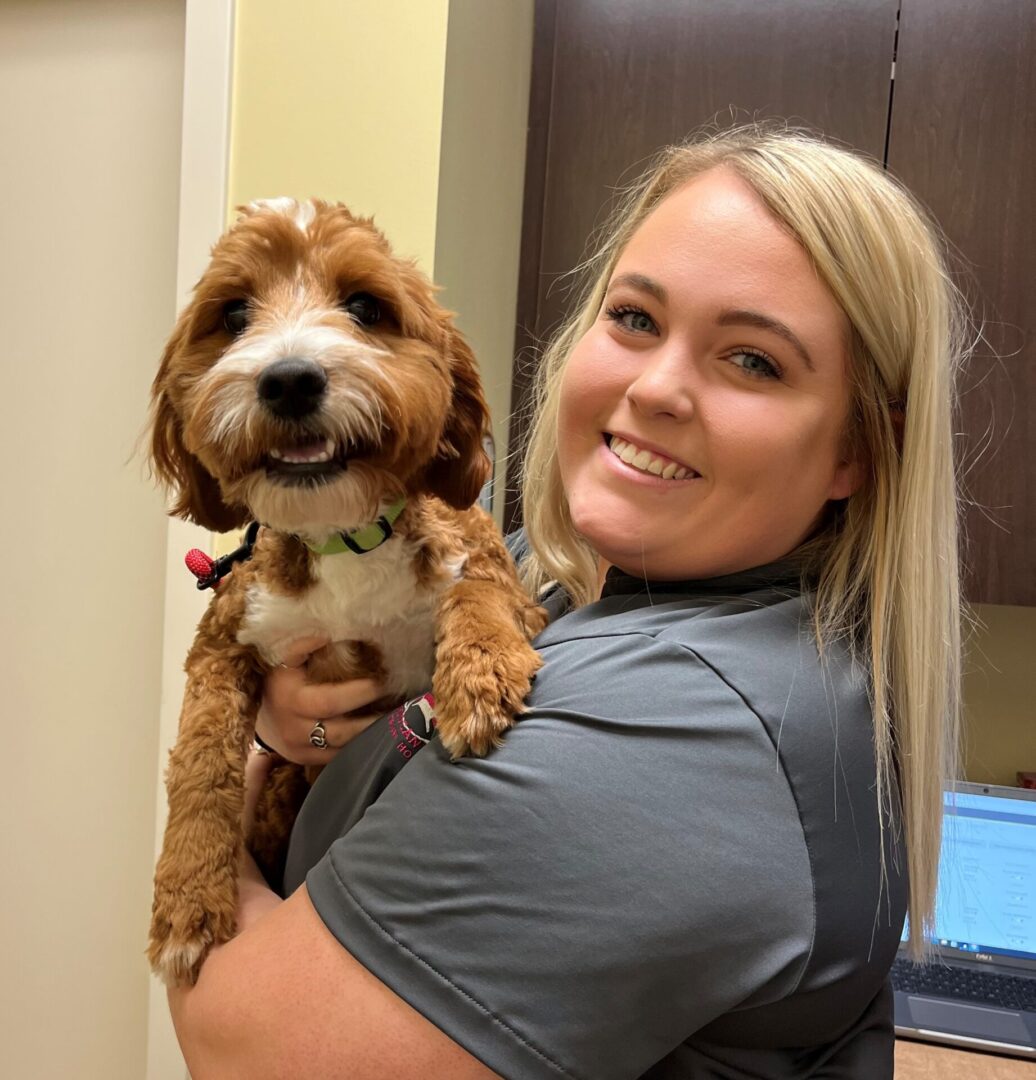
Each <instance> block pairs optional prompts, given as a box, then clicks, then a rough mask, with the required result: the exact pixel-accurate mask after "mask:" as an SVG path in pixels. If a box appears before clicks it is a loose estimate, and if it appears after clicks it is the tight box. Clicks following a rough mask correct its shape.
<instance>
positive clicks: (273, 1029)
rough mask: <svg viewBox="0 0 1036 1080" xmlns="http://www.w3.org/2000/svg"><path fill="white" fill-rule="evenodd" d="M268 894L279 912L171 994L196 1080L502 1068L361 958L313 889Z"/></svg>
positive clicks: (376, 1078)
mask: <svg viewBox="0 0 1036 1080" xmlns="http://www.w3.org/2000/svg"><path fill="white" fill-rule="evenodd" d="M253 884H255V883H254V882H253ZM259 888H263V887H262V886H258V885H256V889H257V890H258V889H259ZM265 891H266V893H267V894H268V897H267V898H266V902H267V903H269V904H270V907H269V909H268V910H267V911H266V912H265V913H264V914H257V913H256V914H255V921H254V922H252V924H251V925H250V926H248V927H247V928H245V929H244V930H243V931H242V932H241V933H240V934H239V935H238V936H237V937H236V938H234V940H233V941H230V942H228V943H227V944H226V945H224V946H222V947H221V948H219V949H216V950H213V952H212V954H211V955H210V956H209V958H208V959H207V960H206V961H205V964H204V966H203V967H202V971H201V976H200V978H199V979H198V982H197V984H196V985H195V986H194V987H191V988H189V989H177V990H172V991H170V995H169V1003H170V1009H171V1011H172V1014H173V1023H174V1025H175V1027H176V1033H177V1037H178V1038H179V1040H180V1046H181V1048H182V1049H183V1054H184V1058H185V1059H186V1061H187V1065H188V1068H189V1069H190V1072H191V1076H192V1077H193V1080H209V1078H213V1080H238V1078H240V1080H265V1078H270V1080H273V1078H285V1080H288V1078H292V1080H294V1078H296V1077H299V1076H312V1077H321V1078H327V1080H332V1078H334V1077H349V1078H351V1080H385V1077H389V1076H391V1077H393V1078H398V1080H408V1078H413V1080H429V1078H431V1077H449V1078H450V1080H486V1078H491V1077H494V1076H496V1074H495V1073H493V1072H491V1071H490V1070H489V1069H487V1068H486V1067H485V1066H484V1065H483V1064H482V1063H481V1062H480V1061H478V1060H477V1059H476V1058H474V1057H472V1056H471V1054H469V1053H468V1052H467V1051H466V1050H464V1049H463V1048H462V1047H460V1046H458V1045H457V1043H455V1042H454V1041H453V1040H452V1039H450V1038H449V1037H447V1036H446V1035H444V1034H443V1033H442V1032H441V1031H440V1030H439V1029H438V1028H436V1027H435V1026H434V1025H433V1024H431V1023H430V1022H429V1021H428V1020H426V1019H425V1018H424V1017H423V1016H421V1014H420V1013H418V1012H416V1011H415V1010H414V1009H412V1008H411V1007H410V1006H409V1005H408V1004H407V1003H406V1002H405V1001H403V1000H402V998H400V997H398V996H397V995H396V994H394V993H393V992H392V991H391V990H390V989H389V988H388V987H387V986H385V985H384V984H383V983H382V982H381V981H380V980H378V979H377V978H375V977H374V976H373V975H372V974H371V973H370V972H368V971H367V970H366V969H365V968H364V967H362V966H361V965H360V964H359V963H357V961H356V960H354V959H353V958H352V956H351V955H350V954H349V953H348V952H347V951H346V950H345V949H343V948H342V946H341V945H340V944H339V942H338V941H337V939H336V938H334V937H333V936H332V935H331V933H330V932H329V931H328V930H327V928H326V927H325V926H324V923H323V922H322V921H321V919H320V917H319V916H318V915H317V913H316V911H315V910H314V908H313V905H312V904H311V903H310V900H309V896H308V895H307V893H306V890H305V887H303V888H301V889H299V890H298V891H297V892H296V893H295V894H294V895H293V896H291V897H290V898H289V899H288V900H286V901H283V902H281V901H279V900H278V899H277V897H276V896H275V895H274V894H273V893H272V892H270V891H269V890H265ZM252 899H253V901H254V902H255V905H256V908H258V907H259V906H261V903H262V897H261V895H260V894H259V893H258V892H257V893H256V894H255V895H254V896H253V897H252Z"/></svg>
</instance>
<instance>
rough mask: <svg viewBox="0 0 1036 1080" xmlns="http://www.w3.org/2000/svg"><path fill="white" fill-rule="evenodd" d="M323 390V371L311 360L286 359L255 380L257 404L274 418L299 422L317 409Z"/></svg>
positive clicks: (324, 378)
mask: <svg viewBox="0 0 1036 1080" xmlns="http://www.w3.org/2000/svg"><path fill="white" fill-rule="evenodd" d="M326 387H327V376H326V375H325V374H324V369H323V368H322V367H321V366H320V365H319V364H317V363H314V361H312V360H303V359H301V358H299V357H296V356H289V357H287V358H286V359H284V360H278V361H277V362H276V363H274V364H271V365H270V366H269V367H268V368H267V369H266V370H265V371H264V372H263V373H262V375H260V376H259V384H258V387H257V389H258V391H259V400H260V401H261V402H262V403H263V404H264V405H265V406H266V407H267V408H268V409H269V410H270V411H271V412H272V413H273V414H274V415H275V416H280V417H282V418H284V419H291V420H299V419H301V418H302V417H303V416H308V415H309V414H310V413H311V412H314V411H315V410H316V409H317V407H318V406H319V405H320V399H321V398H322V397H323V396H324V390H325V389H326Z"/></svg>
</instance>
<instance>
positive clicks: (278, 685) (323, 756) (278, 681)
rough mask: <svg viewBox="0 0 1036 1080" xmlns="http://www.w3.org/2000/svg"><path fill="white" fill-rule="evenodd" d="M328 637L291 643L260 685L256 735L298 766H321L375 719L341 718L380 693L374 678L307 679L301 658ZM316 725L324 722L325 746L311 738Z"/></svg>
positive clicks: (380, 689)
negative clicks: (281, 658) (278, 665)
mask: <svg viewBox="0 0 1036 1080" xmlns="http://www.w3.org/2000/svg"><path fill="white" fill-rule="evenodd" d="M326 644H327V638H321V637H311V638H300V639H299V640H298V641H296V642H293V643H292V646H291V648H290V649H289V650H288V653H287V655H286V656H285V659H284V663H283V664H281V666H280V667H276V668H274V669H273V670H272V671H271V672H270V673H269V674H268V675H267V676H266V681H265V683H264V685H263V700H262V704H261V705H260V706H259V715H258V716H257V717H256V721H255V731H256V734H257V735H258V736H259V738H260V739H261V740H262V741H263V742H264V743H265V744H266V745H267V746H269V747H271V748H272V749H273V750H276V751H277V753H278V754H280V755H281V756H282V757H285V758H287V759H288V761H294V762H295V763H296V764H297V765H326V764H327V763H328V762H329V761H330V760H331V759H332V758H333V757H334V756H335V754H337V753H338V751H339V750H341V748H342V747H343V746H345V744H346V743H347V742H349V740H350V739H353V738H355V737H356V736H357V735H359V734H360V732H361V731H363V730H364V728H366V727H368V726H369V725H370V724H371V723H372V721H373V720H374V719H376V717H368V718H363V719H359V720H350V719H346V718H345V717H344V716H343V715H342V714H343V713H347V712H352V711H353V710H354V709H362V708H363V707H364V706H365V705H369V704H371V703H372V702H374V701H377V700H378V698H380V697H382V696H384V693H385V688H384V687H383V686H382V685H381V684H380V683H378V682H376V681H375V680H374V679H350V680H349V681H348V682H341V683H310V682H308V681H307V679H306V661H307V660H308V659H309V657H310V655H311V654H312V653H314V652H316V651H317V649H320V648H323V646H324V645H326ZM317 724H321V725H323V731H324V738H325V739H326V741H327V746H326V748H324V749H321V748H319V747H316V746H314V745H313V743H312V742H311V741H310V735H312V734H313V732H314V730H315V729H316V726H317Z"/></svg>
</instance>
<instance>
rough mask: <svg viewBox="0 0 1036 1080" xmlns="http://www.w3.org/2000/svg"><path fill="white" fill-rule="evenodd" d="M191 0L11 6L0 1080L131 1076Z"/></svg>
mask: <svg viewBox="0 0 1036 1080" xmlns="http://www.w3.org/2000/svg"><path fill="white" fill-rule="evenodd" d="M183 31H184V14H183V0H136V2H134V3H125V2H112V0H4V2H3V3H0V102H2V103H3V107H2V108H0V146H2V147H3V168H2V171H0V206H2V208H3V209H2V214H0V250H2V251H3V259H2V260H0V325H2V326H3V337H2V339H0V340H2V344H0V372H2V377H3V382H2V389H3V393H2V394H0V492H2V493H3V494H2V498H3V529H2V531H0V567H2V568H3V585H4V594H3V605H2V616H0V634H2V647H3V653H4V658H5V660H6V663H5V665H4V670H5V678H4V697H3V706H2V708H3V738H2V746H3V751H4V755H5V759H6V760H7V762H8V766H7V769H8V775H7V777H6V778H5V781H4V784H3V786H2V795H0V822H2V825H3V828H2V830H0V835H2V838H3V839H2V849H0V865H2V867H3V875H4V889H3V912H2V918H0V926H2V930H0V955H2V956H3V965H2V976H0V1032H2V1037H0V1074H2V1075H3V1076H5V1077H11V1078H12V1080H22V1078H26V1080H52V1078H53V1080H58V1078H61V1080H65V1078H72V1080H123V1078H125V1080H140V1077H141V1076H143V1073H144V1067H145V1055H146V1030H147V1000H148V995H147V989H148V976H147V969H146V964H145V961H144V956H143V949H144V945H145V939H146V931H147V919H148V911H149V907H150V884H151V872H152V860H153V850H154V812H153V808H154V805H155V787H156V775H155V760H156V755H157V749H158V729H157V725H156V722H155V718H156V716H157V711H158V704H159V692H160V690H159V687H160V672H161V632H162V597H163V585H164V558H163V553H164V550H165V535H166V525H165V517H164V511H163V507H162V502H161V499H160V498H159V497H158V495H157V494H156V493H155V492H154V490H153V489H152V487H151V485H150V483H148V482H147V481H146V480H145V479H144V477H143V475H142V471H141V467H140V464H139V460H133V453H134V448H135V441H136V439H137V436H138V434H139V432H140V430H141V428H142V426H143V423H144V418H145V413H146V406H147V395H148V387H149V383H150V380H151V377H152V375H153V373H154V370H155V366H156V362H157V357H158V353H159V351H160V349H161V345H162V341H163V339H164V337H165V335H166V334H167V332H168V329H169V326H170V324H171V321H172V318H173V314H174V306H175V284H174V282H175V271H176V244H177V199H178V189H179V175H180V168H179V156H180V112H181V100H182V78H183Z"/></svg>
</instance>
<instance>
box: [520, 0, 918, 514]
mask: <svg viewBox="0 0 1036 1080" xmlns="http://www.w3.org/2000/svg"><path fill="white" fill-rule="evenodd" d="M897 6H898V0H838V3H826V2H821V0H782V2H781V3H774V2H773V0H723V2H722V3H717V2H716V0H537V5H536V24H535V26H536V29H535V47H534V55H533V70H532V90H531V101H530V115H529V143H528V151H527V159H526V190H525V205H524V221H523V230H522V232H523V235H522V262H521V271H520V277H519V295H518V326H519V332H518V339H517V342H516V354H517V356H518V360H517V362H516V364H515V376H514V383H513V393H512V416H513V420H512V430H511V440H510V441H511V446H512V447H517V446H520V445H521V442H522V439H523V436H524V431H525V421H526V419H527V417H526V411H527V409H528V403H529V388H530V383H531V376H532V370H531V364H532V362H533V358H534V355H535V351H534V350H535V346H536V345H538V344H539V343H541V342H542V341H543V340H544V339H545V338H546V337H547V335H548V334H549V332H550V331H551V330H552V329H554V328H555V327H556V325H557V323H558V322H559V320H560V319H561V317H562V315H563V313H564V311H565V309H566V303H567V301H568V299H569V297H568V296H567V295H566V289H565V287H564V286H565V281H564V280H563V276H564V275H565V274H566V272H568V271H570V270H571V269H572V268H573V267H574V266H576V265H577V264H578V263H579V261H580V258H581V257H582V256H583V255H584V253H585V250H586V243H587V239H588V237H589V236H590V234H591V233H592V231H593V229H594V227H595V225H599V224H600V223H601V221H602V220H603V218H604V216H605V213H606V212H607V210H608V208H609V204H610V199H611V196H612V194H613V193H614V190H615V188H616V186H617V185H620V184H622V183H624V182H629V181H631V180H632V179H633V178H635V177H636V175H637V174H638V173H639V172H640V171H641V170H642V169H643V168H644V167H645V165H646V164H647V159H648V158H649V157H650V155H651V154H653V153H654V152H655V151H656V150H657V149H659V148H660V147H661V146H663V145H665V144H667V143H670V142H674V141H678V140H680V139H682V138H684V137H685V136H687V135H688V134H690V133H691V132H693V131H695V130H696V129H698V128H699V127H701V126H702V125H703V124H706V123H709V122H712V121H715V122H716V123H717V124H719V125H721V126H729V125H730V123H731V121H732V119H733V120H741V121H744V120H748V119H751V118H759V119H762V118H765V117H780V118H783V119H788V120H791V121H793V122H797V123H802V124H807V125H809V126H811V127H812V128H814V129H819V130H820V131H823V132H825V133H826V134H827V135H829V136H831V137H832V138H835V139H839V140H841V141H843V142H845V143H848V144H849V145H851V146H854V147H856V148H858V149H861V150H864V151H866V152H867V153H869V154H871V155H872V156H873V157H875V158H877V159H878V160H879V161H880V160H882V158H883V155H884V149H885V139H886V134H887V127H888V110H889V89H890V72H891V68H892V53H893V44H894V40H895V29H896V9H897ZM519 470H520V459H519V458H518V457H517V456H516V457H515V458H513V459H512V464H511V467H510V472H509V476H508V480H509V482H508V504H507V508H506V516H507V521H508V524H509V525H514V524H515V523H516V522H517V515H518V507H517V505H516V501H515V490H516V486H517V478H518V473H519Z"/></svg>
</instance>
